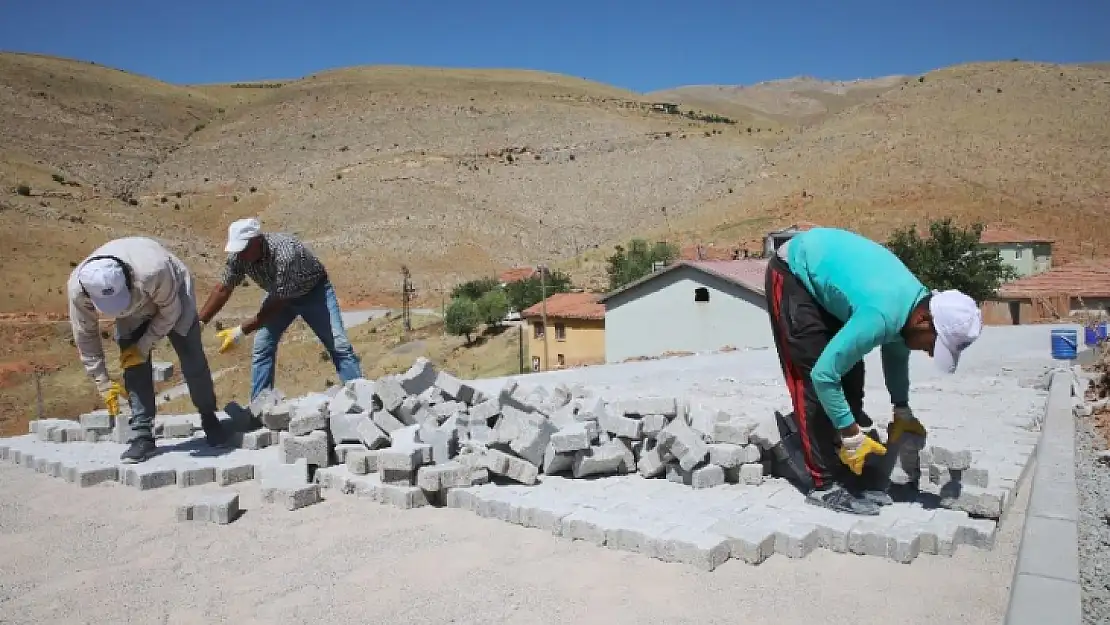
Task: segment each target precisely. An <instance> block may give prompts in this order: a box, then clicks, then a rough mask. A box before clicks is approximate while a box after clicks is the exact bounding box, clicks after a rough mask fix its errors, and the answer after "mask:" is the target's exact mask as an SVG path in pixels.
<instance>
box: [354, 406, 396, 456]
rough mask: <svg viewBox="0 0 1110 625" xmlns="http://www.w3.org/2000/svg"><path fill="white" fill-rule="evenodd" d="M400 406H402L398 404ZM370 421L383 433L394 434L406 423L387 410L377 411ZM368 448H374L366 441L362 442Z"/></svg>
mask: <svg viewBox="0 0 1110 625" xmlns="http://www.w3.org/2000/svg"><path fill="white" fill-rule="evenodd" d="M398 406H400V404H398ZM370 419H371V420H372V421H373V422H374V425H376V426H378V427H379V428H380V429H381V431H382V432H385V433H386V434H392V433H393V432H395V431H397V430H399V429H401V428H403V427H405V424H404V423H401V421H400V420H399V419H398V418H397V417H395V416H393V415H392V414H390V413H389V412H387V411H385V410H376V411H374V414H372V415H370ZM362 442H363V443H364V444H365V445H366V446H367V447H372V446H371V445H370V443H369V442H367V441H366V440H365V439H364V440H363V441H362Z"/></svg>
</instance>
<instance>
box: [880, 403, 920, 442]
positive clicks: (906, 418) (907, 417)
mask: <svg viewBox="0 0 1110 625" xmlns="http://www.w3.org/2000/svg"><path fill="white" fill-rule="evenodd" d="M903 434H916V435H918V436H920V437H921V438H925V437H926V433H925V426H924V425H922V424H921V422H920V421H918V420H917V417H914V416H913V411H912V410H910V409H909V408H905V407H902V408H895V409H894V419H892V420H891V422H890V423H889V424H888V425H887V426H886V444H887V445H893V444H894V443H896V442H897V441H898V439H899V438H902V435H903Z"/></svg>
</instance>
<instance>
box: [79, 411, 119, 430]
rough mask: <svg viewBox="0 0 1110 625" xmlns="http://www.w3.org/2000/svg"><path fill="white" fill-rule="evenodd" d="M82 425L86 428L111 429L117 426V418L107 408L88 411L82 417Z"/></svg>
mask: <svg viewBox="0 0 1110 625" xmlns="http://www.w3.org/2000/svg"><path fill="white" fill-rule="evenodd" d="M80 422H81V427H83V428H85V429H86V430H97V431H105V432H107V431H110V430H111V429H112V428H113V427H115V418H113V417H112V415H110V414H108V411H107V410H97V411H96V412H86V413H85V414H83V415H81V417H80Z"/></svg>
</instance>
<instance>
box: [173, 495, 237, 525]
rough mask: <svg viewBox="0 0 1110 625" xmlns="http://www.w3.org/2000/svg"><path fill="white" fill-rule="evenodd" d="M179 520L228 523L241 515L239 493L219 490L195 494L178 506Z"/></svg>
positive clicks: (177, 514)
mask: <svg viewBox="0 0 1110 625" xmlns="http://www.w3.org/2000/svg"><path fill="white" fill-rule="evenodd" d="M176 516H177V520H178V521H205V522H209V523H217V524H219V525H227V524H228V523H231V522H232V521H234V520H235V519H236V518H237V517H238V516H239V494H238V493H236V492H235V491H217V492H210V493H204V494H203V495H195V496H193V497H192V498H190V499H189V500H187V501H186V502H184V503H182V504H180V505H178V506H177V510H176Z"/></svg>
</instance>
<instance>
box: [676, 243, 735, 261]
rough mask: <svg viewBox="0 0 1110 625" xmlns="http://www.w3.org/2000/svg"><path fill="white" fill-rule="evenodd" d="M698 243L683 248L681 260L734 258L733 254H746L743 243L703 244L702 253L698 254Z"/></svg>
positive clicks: (680, 255) (680, 254)
mask: <svg viewBox="0 0 1110 625" xmlns="http://www.w3.org/2000/svg"><path fill="white" fill-rule="evenodd" d="M698 247H699V246H698V245H687V246H685V247H683V248H682V250H681V252H680V253H679V255H678V257H679V259H681V260H732V255H733V254H738V255H739V256H740V257H741V258H742V257H743V256H744V246H742V245H706V244H703V245H701V246H700V247H701V254H700V255H699V254H698Z"/></svg>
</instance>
